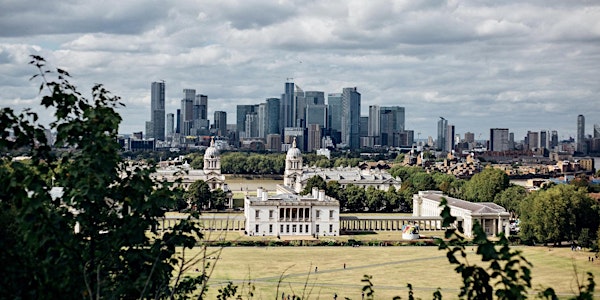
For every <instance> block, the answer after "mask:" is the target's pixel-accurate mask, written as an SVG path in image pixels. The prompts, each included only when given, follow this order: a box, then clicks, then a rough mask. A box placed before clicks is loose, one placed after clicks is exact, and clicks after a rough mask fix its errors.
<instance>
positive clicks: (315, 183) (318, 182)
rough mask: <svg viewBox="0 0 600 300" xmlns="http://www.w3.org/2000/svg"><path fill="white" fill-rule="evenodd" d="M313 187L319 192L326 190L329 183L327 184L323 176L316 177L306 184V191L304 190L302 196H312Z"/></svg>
mask: <svg viewBox="0 0 600 300" xmlns="http://www.w3.org/2000/svg"><path fill="white" fill-rule="evenodd" d="M313 187H316V188H318V189H319V190H326V189H327V183H326V182H325V179H323V178H322V177H321V176H319V175H315V176H313V177H311V178H309V179H308V181H307V182H306V186H305V187H304V189H303V190H302V192H301V193H300V194H302V195H308V194H310V193H311V192H312V189H313Z"/></svg>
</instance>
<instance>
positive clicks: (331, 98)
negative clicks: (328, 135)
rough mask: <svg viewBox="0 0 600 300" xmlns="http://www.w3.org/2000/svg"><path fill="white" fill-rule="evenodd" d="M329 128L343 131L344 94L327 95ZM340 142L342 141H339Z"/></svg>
mask: <svg viewBox="0 0 600 300" xmlns="http://www.w3.org/2000/svg"><path fill="white" fill-rule="evenodd" d="M327 106H328V112H327V114H328V118H329V122H328V123H329V126H328V127H329V128H331V129H333V130H337V131H340V132H341V131H342V94H340V93H333V94H327ZM338 142H340V141H338Z"/></svg>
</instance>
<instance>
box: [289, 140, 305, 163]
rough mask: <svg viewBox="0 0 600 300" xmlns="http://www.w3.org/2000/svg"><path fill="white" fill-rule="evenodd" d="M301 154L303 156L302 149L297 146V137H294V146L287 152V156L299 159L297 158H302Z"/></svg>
mask: <svg viewBox="0 0 600 300" xmlns="http://www.w3.org/2000/svg"><path fill="white" fill-rule="evenodd" d="M301 156H302V152H300V149H298V148H296V139H294V142H293V143H292V147H291V148H290V149H289V150H288V152H287V158H288V159H297V158H300V157H301Z"/></svg>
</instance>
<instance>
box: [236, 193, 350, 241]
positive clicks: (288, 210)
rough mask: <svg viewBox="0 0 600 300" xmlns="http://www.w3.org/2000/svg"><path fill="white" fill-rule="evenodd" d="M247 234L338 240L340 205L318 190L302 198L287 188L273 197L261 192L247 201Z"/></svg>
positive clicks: (245, 209) (245, 203)
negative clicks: (331, 237) (334, 238)
mask: <svg viewBox="0 0 600 300" xmlns="http://www.w3.org/2000/svg"><path fill="white" fill-rule="evenodd" d="M244 216H245V219H246V230H245V232H246V234H247V235H260V236H313V237H318V236H338V235H339V234H340V203H339V201H338V200H336V199H334V198H331V197H329V196H326V195H325V191H323V190H321V191H319V190H317V189H316V188H315V189H314V190H313V192H312V193H311V194H309V195H305V196H302V195H298V194H295V193H294V192H293V191H291V190H289V189H285V188H284V187H279V188H278V193H277V195H273V196H270V195H269V194H268V192H267V191H265V190H263V189H262V188H259V189H258V190H257V192H256V197H251V196H246V197H245V199H244Z"/></svg>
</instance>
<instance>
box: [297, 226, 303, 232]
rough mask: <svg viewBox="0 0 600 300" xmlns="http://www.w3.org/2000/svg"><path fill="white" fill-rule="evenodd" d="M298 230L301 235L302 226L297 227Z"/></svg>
mask: <svg viewBox="0 0 600 300" xmlns="http://www.w3.org/2000/svg"><path fill="white" fill-rule="evenodd" d="M298 229H300V233H302V225H300V226H298Z"/></svg>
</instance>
